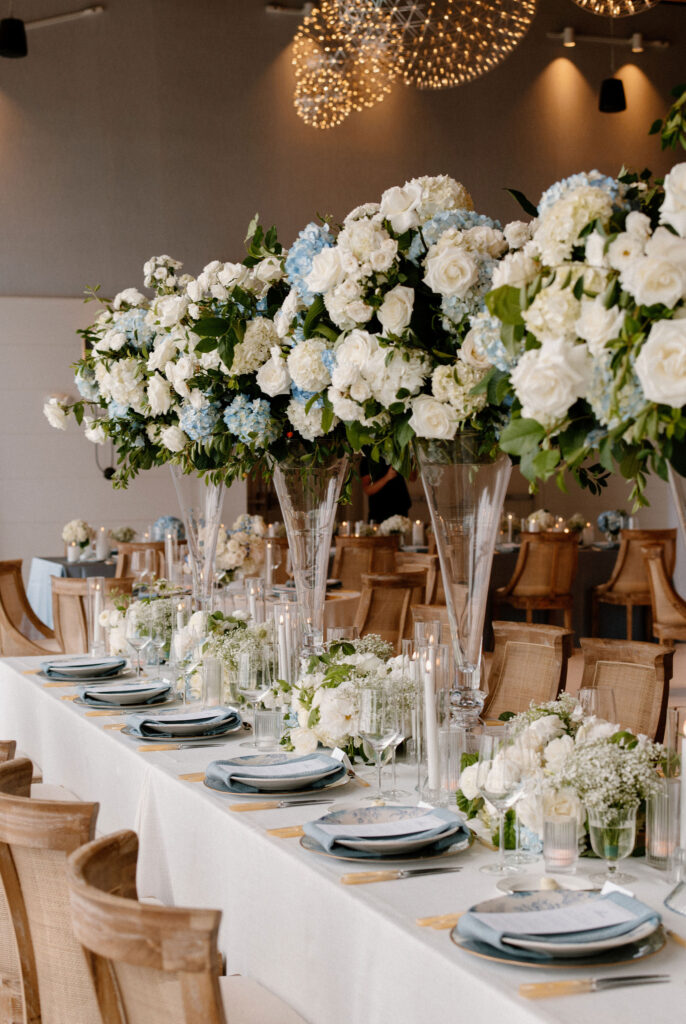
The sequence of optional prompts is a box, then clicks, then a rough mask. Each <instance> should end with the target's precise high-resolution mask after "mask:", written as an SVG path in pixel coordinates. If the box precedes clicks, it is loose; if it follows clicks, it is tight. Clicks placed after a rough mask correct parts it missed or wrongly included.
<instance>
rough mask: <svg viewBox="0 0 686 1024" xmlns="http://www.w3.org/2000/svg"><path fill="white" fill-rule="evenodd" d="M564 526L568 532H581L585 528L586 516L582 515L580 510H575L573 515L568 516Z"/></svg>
mask: <svg viewBox="0 0 686 1024" xmlns="http://www.w3.org/2000/svg"><path fill="white" fill-rule="evenodd" d="M565 526H566V528H567V529H568V530H569V532H570V533H583V531H584V530H585V529H586V516H584V515H582V514H581V512H575V513H574V515H571V516H570V517H569V519H568V520H567V522H566V523H565Z"/></svg>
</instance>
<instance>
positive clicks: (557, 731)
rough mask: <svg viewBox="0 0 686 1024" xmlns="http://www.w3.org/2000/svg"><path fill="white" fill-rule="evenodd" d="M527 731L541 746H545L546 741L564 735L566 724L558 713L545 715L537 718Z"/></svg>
mask: <svg viewBox="0 0 686 1024" xmlns="http://www.w3.org/2000/svg"><path fill="white" fill-rule="evenodd" d="M527 731H528V733H529V735H530V736H533V737H534V738H535V740H536V741H537V743H538V745H539V746H541V747H544V746H545V745H546V743H550V741H551V740H554V739H557V737H558V736H561V735H562V733H563V732H564V726H563V724H562V722H561V720H560V719H559V718H558V717H557V715H544V717H543V718H537V719H536V721H535V722H532V723H531V725H530V726H529V728H528V730H527Z"/></svg>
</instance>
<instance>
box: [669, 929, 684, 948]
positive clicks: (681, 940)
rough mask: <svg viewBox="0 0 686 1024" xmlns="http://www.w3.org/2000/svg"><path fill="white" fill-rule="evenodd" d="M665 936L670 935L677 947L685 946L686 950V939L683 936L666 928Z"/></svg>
mask: <svg viewBox="0 0 686 1024" xmlns="http://www.w3.org/2000/svg"><path fill="white" fill-rule="evenodd" d="M665 934H666V935H668V936H669V937H670V939H672V941H673V942H676V944H677V946H684V948H686V939H685V938H684V937H683V935H678V934H677V933H676V932H673V931H672V930H671V929H670V928H665Z"/></svg>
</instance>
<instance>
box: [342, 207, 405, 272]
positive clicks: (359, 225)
mask: <svg viewBox="0 0 686 1024" xmlns="http://www.w3.org/2000/svg"><path fill="white" fill-rule="evenodd" d="M338 246H339V248H340V249H341V250H343V251H346V250H347V251H348V252H349V253H351V254H352V255H353V256H354V257H355V260H356V261H357V262H358V263H360V264H361V265H364V264H366V263H368V264H369V266H370V269H371V270H376V271H384V270H388V268H389V267H390V265H391V263H392V262H393V260H394V259H395V256H396V253H397V251H398V243H397V242H396V240H395V239H394V238H391V236H390V235H389V234H388V232H387V231H386V229H385V228H384V226H383V224H378V223H377V222H376V221H373V220H367V219H363V220H356V221H352V222H351V223H349V224H347V225H346V226H345V227H344V228H343V230H342V231H341V233H340V234H339V236H338Z"/></svg>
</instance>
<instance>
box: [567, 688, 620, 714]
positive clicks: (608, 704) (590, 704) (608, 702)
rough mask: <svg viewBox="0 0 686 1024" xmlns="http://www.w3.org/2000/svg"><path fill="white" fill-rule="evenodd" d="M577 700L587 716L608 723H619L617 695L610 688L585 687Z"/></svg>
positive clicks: (580, 691)
mask: <svg viewBox="0 0 686 1024" xmlns="http://www.w3.org/2000/svg"><path fill="white" fill-rule="evenodd" d="M577 699H578V701H579V704H581V707H582V708H583V712H584V714H585V715H595V717H596V718H602V719H604V721H606V722H616V721H617V705H616V702H615V695H614V691H613V690H612V687H610V686H584V687H582V688H581V689H580V690H579V693H578V696H577Z"/></svg>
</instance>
